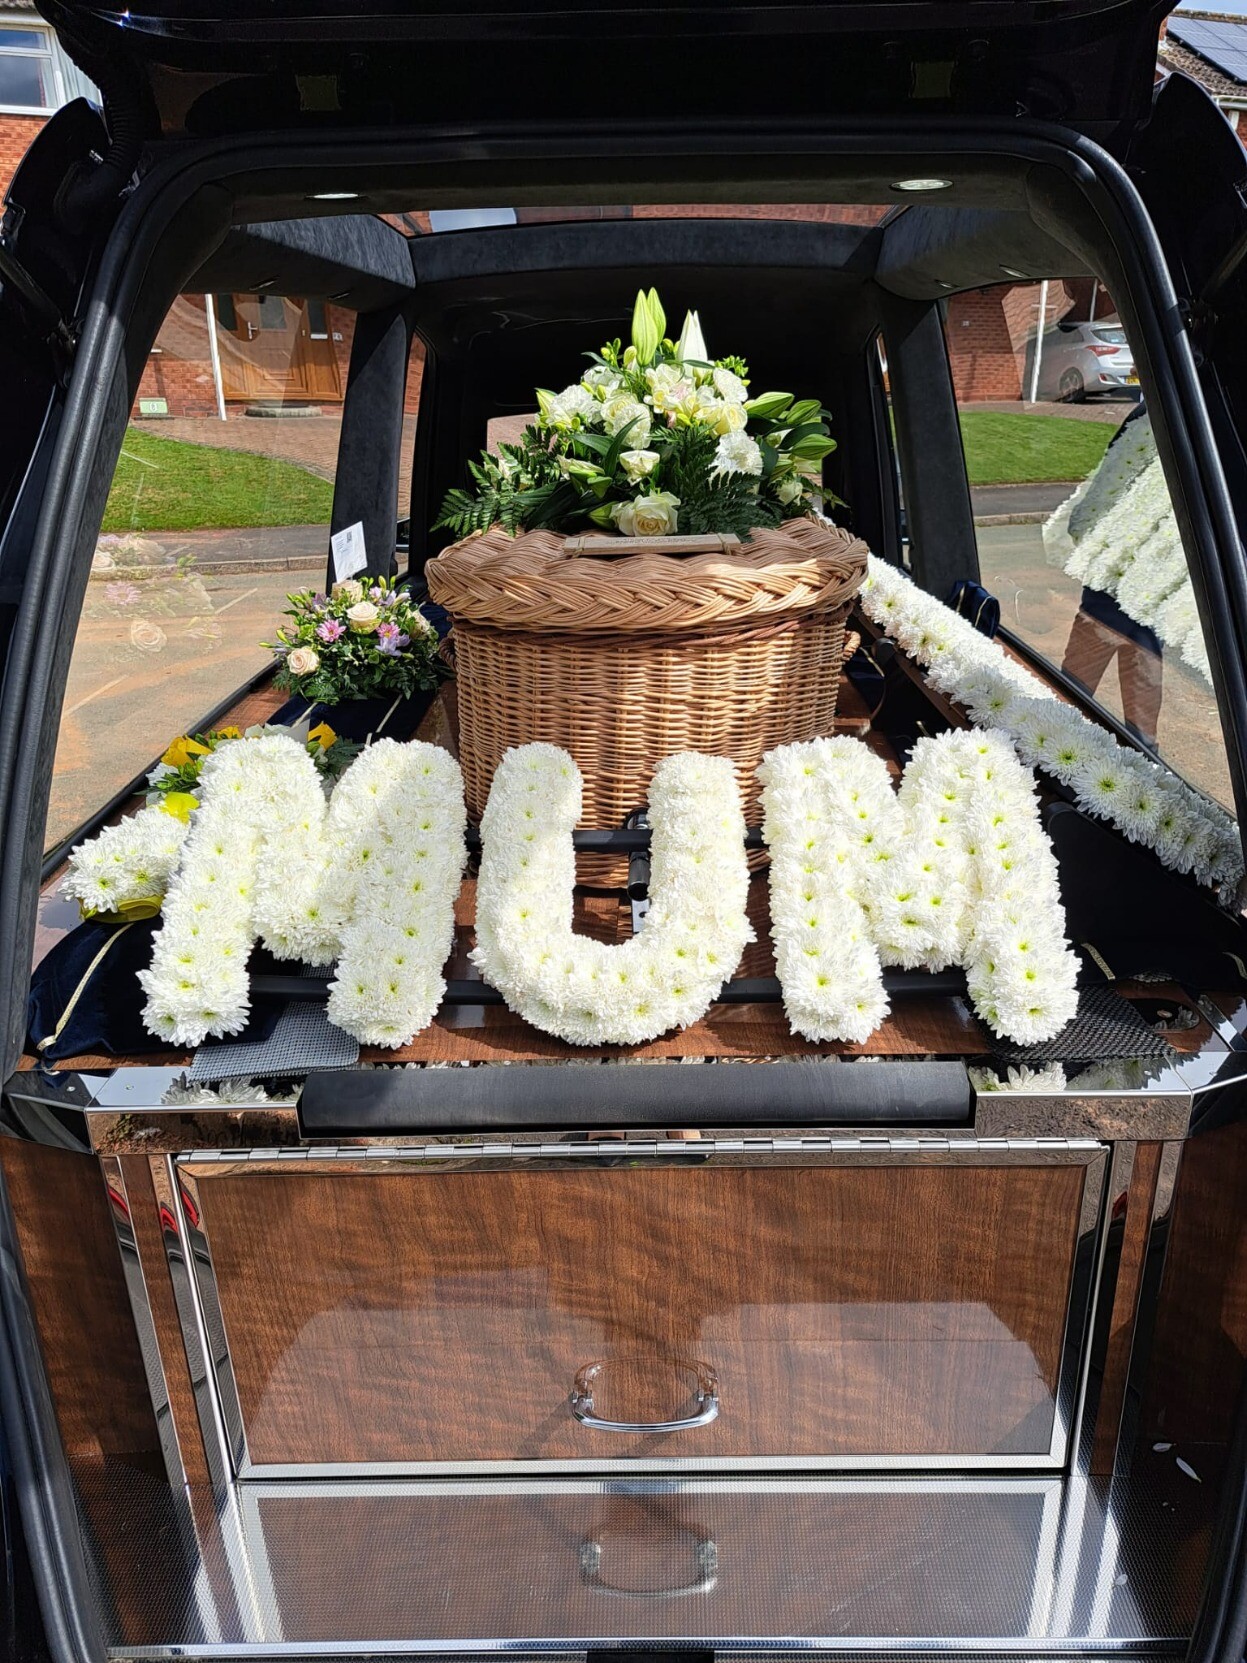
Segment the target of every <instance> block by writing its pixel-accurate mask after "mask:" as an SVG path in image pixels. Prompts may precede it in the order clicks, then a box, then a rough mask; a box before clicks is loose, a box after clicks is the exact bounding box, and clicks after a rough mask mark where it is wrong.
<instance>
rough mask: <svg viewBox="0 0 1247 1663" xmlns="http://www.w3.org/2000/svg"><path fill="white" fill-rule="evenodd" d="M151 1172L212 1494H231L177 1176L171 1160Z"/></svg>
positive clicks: (230, 1467)
mask: <svg viewBox="0 0 1247 1663" xmlns="http://www.w3.org/2000/svg"><path fill="white" fill-rule="evenodd" d="M151 1174H152V1186H153V1188H154V1189H155V1191H156V1204H157V1206H158V1207H159V1208H160V1226H161V1234H162V1236H163V1237H164V1244H165V1256H166V1258H167V1259H168V1262H169V1276H170V1279H171V1280H172V1282H173V1298H174V1303H175V1305H176V1306H177V1313H178V1320H179V1322H180V1323H181V1327H182V1342H183V1344H184V1345H185V1347H186V1360H187V1363H188V1365H189V1367H190V1375H191V1387H192V1389H193V1391H194V1394H195V1405H196V1407H197V1408H198V1410H199V1424H200V1427H201V1429H202V1432H203V1443H204V1454H205V1457H206V1459H207V1463H208V1476H209V1478H210V1479H211V1482H212V1488H213V1490H214V1492H216V1493H217V1494H218V1495H220V1494H223V1493H226V1492H228V1490H229V1488H230V1484H231V1481H232V1479H233V1477H234V1471H235V1469H234V1462H233V1458H232V1455H231V1450H230V1444H229V1440H228V1437H227V1435H226V1430H225V1424H224V1421H223V1420H222V1419H221V1415H220V1412H219V1409H218V1403H217V1391H216V1375H215V1371H214V1370H213V1369H212V1368H211V1367H210V1364H209V1359H210V1357H211V1351H210V1348H209V1346H208V1342H207V1331H206V1328H205V1325H204V1322H203V1314H202V1312H201V1310H200V1305H199V1290H198V1285H197V1283H198V1279H197V1277H196V1275H195V1271H194V1264H193V1255H192V1254H191V1252H190V1251H189V1248H188V1246H187V1245H186V1243H187V1233H186V1219H185V1216H184V1214H183V1211H182V1204H181V1201H180V1199H179V1197H178V1193H177V1190H178V1183H177V1173H176V1170H175V1168H174V1164H173V1161H172V1160H171V1159H170V1157H169V1156H167V1155H153V1156H152V1158H151Z"/></svg>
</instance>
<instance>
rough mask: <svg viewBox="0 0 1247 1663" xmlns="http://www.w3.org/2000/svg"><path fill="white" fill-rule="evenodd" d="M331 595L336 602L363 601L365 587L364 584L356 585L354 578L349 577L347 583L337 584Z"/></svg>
mask: <svg viewBox="0 0 1247 1663" xmlns="http://www.w3.org/2000/svg"><path fill="white" fill-rule="evenodd" d="M329 593H330V595H331V596H332V597H333V599H334V600H336V601H362V600H363V598H364V586H363V584H362V583H356V581H355V579H354V578H353V577H349V578H347V580H346V582H345V583H335V584H334V586H333V588H332V589H331V590H330V591H329Z"/></svg>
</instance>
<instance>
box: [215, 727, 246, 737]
mask: <svg viewBox="0 0 1247 1663" xmlns="http://www.w3.org/2000/svg"><path fill="white" fill-rule="evenodd" d="M217 738H218V739H241V738H242V734H241V733H239V731H238V729H237V728H218V729H217Z"/></svg>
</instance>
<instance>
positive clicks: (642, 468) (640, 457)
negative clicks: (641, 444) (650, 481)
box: [619, 450, 658, 484]
mask: <svg viewBox="0 0 1247 1663" xmlns="http://www.w3.org/2000/svg"><path fill="white" fill-rule="evenodd" d="M619 465H620V467H621V468H622V469H623V471H624V472H625V473H626V474H627V476H628V478H629V479H630V480H632V482H633V483H634V484H635V483H636V481H637V480H639V479H644V478H645V476H646V474H651V473H653V471H654V469H655V468H656V467H657V466H658V452H657V451H656V450H625V451H623V452H622V453H621V455H620V457H619Z"/></svg>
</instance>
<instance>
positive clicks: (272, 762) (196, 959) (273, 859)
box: [140, 734, 465, 1046]
mask: <svg viewBox="0 0 1247 1663" xmlns="http://www.w3.org/2000/svg"><path fill="white" fill-rule="evenodd" d="M166 818H167V817H166ZM463 833H464V808H463V782H462V779H461V777H460V774H459V767H458V764H457V763H456V762H455V761H454V759H453V758H452V757H450V756H448V755H447V753H446V752H444V751H441V750H439V749H437V748H436V747H434V746H432V745H423V744H411V745H398V744H395V743H394V741H393V740H382V741H381V742H380V743H378V744H376V745H373V746H371V747H370V748H369V750H368V751H367V752H366V753H365V754H364V755H363V756H361V757H360V758H359V759H358V760H357V761H356V762H355V763H354V764H352V766H351V768H350V769H348V771H347V773H346V775H345V776H344V777H343V779H342V781H341V782H340V783H339V785H338V788H337V790H336V791H335V793H334V797H333V800H332V803H331V804H330V805H329V806H328V807H327V806H326V803H325V795H324V792H323V790H322V788H321V783H320V778H319V776H318V774H317V772H316V769H315V766H314V764H313V763H312V760H311V758H310V757H309V756H308V754H307V751H306V749H305V747H304V746H303V745H301V744H299V742H298V741H297V740H295V739H293V738H287V737H286V736H285V735H282V734H272V735H265V736H264V737H262V738H260V739H255V740H249V741H248V742H247V743H246V744H240V745H226V746H223V747H222V748H221V749H220V750H219V751H215V752H214V753H213V754H212V755H211V756H210V757H209V758H208V759H207V760H206V761H205V763H204V767H203V772H202V774H201V775H200V806H199V807H198V809H197V810H196V811H195V813H194V815H193V816H192V819H191V826H190V831H189V834H188V835H187V837H186V839H185V842H184V844H183V845H182V859H181V864H180V866H179V867H178V870H177V872H176V875H175V876H174V878H173V880H172V882H171V883H170V885H169V888H168V891H167V893H166V896H165V903H164V912H163V919H164V921H163V925H162V928H161V930H160V933H159V935H158V936H157V937H156V944H155V951H154V953H153V955H152V963H151V968H150V969H149V970H146V971H144V972H142V974H141V976H140V980H141V982H142V984H143V987H144V989H145V991H146V993H147V1006H146V1009H145V1011H144V1021H145V1022H146V1024H147V1027H148V1028H149V1030H150V1031H151V1032H152V1033H154V1034H156V1035H158V1036H159V1037H160V1038H162V1039H166V1040H169V1041H171V1042H172V1043H174V1044H179V1045H198V1044H200V1043H201V1042H202V1041H203V1040H204V1039H206V1038H207V1037H208V1036H209V1035H213V1036H221V1035H225V1034H234V1033H238V1032H239V1030H240V1029H241V1028H243V1027H244V1026H245V1024H246V1021H247V1016H248V1012H249V1010H250V981H249V977H248V973H247V959H248V956H249V954H250V951H251V946H252V943H253V942H254V941H255V940H256V939H257V937H259V938H262V939H263V941H264V944H265V946H266V947H268V948H269V950H270V951H271V952H273V953H274V954H276V956H277V957H278V958H290V959H301V960H302V961H303V962H305V963H308V964H322V965H326V964H332V963H333V962H334V960H335V959H337V958H338V957H339V955H341V959H342V962H341V964H340V965H339V968H338V976H337V980H336V981H335V982H334V984H333V986H332V988H331V990H330V1003H329V1014H330V1016H331V1018H332V1020H333V1021H334V1022H336V1023H337V1025H338V1026H339V1027H341V1028H344V1029H345V1030H346V1031H347V1032H348V1033H350V1034H353V1035H354V1036H355V1037H356V1038H357V1039H360V1040H363V1041H364V1042H366V1043H369V1044H378V1045H391V1046H395V1045H401V1044H403V1043H404V1042H405V1041H406V1040H409V1039H411V1038H412V1037H413V1036H414V1034H415V1033H416V1032H418V1030H419V1029H420V1028H422V1027H424V1026H425V1025H426V1024H427V1023H428V1021H429V1020H430V1019H431V1017H432V1015H433V1012H434V1011H435V1010H436V1008H437V1005H438V1003H439V1002H440V1000H441V996H442V993H443V991H444V989H445V983H444V982H443V981H442V977H441V972H442V968H443V966H444V964H445V962H446V958H447V956H448V954H449V951H450V945H451V937H452V934H453V929H454V903H455V896H456V894H457V893H458V889H459V882H460V878H461V876H462V872H463V865H464V860H465V850H464V837H463Z"/></svg>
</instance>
